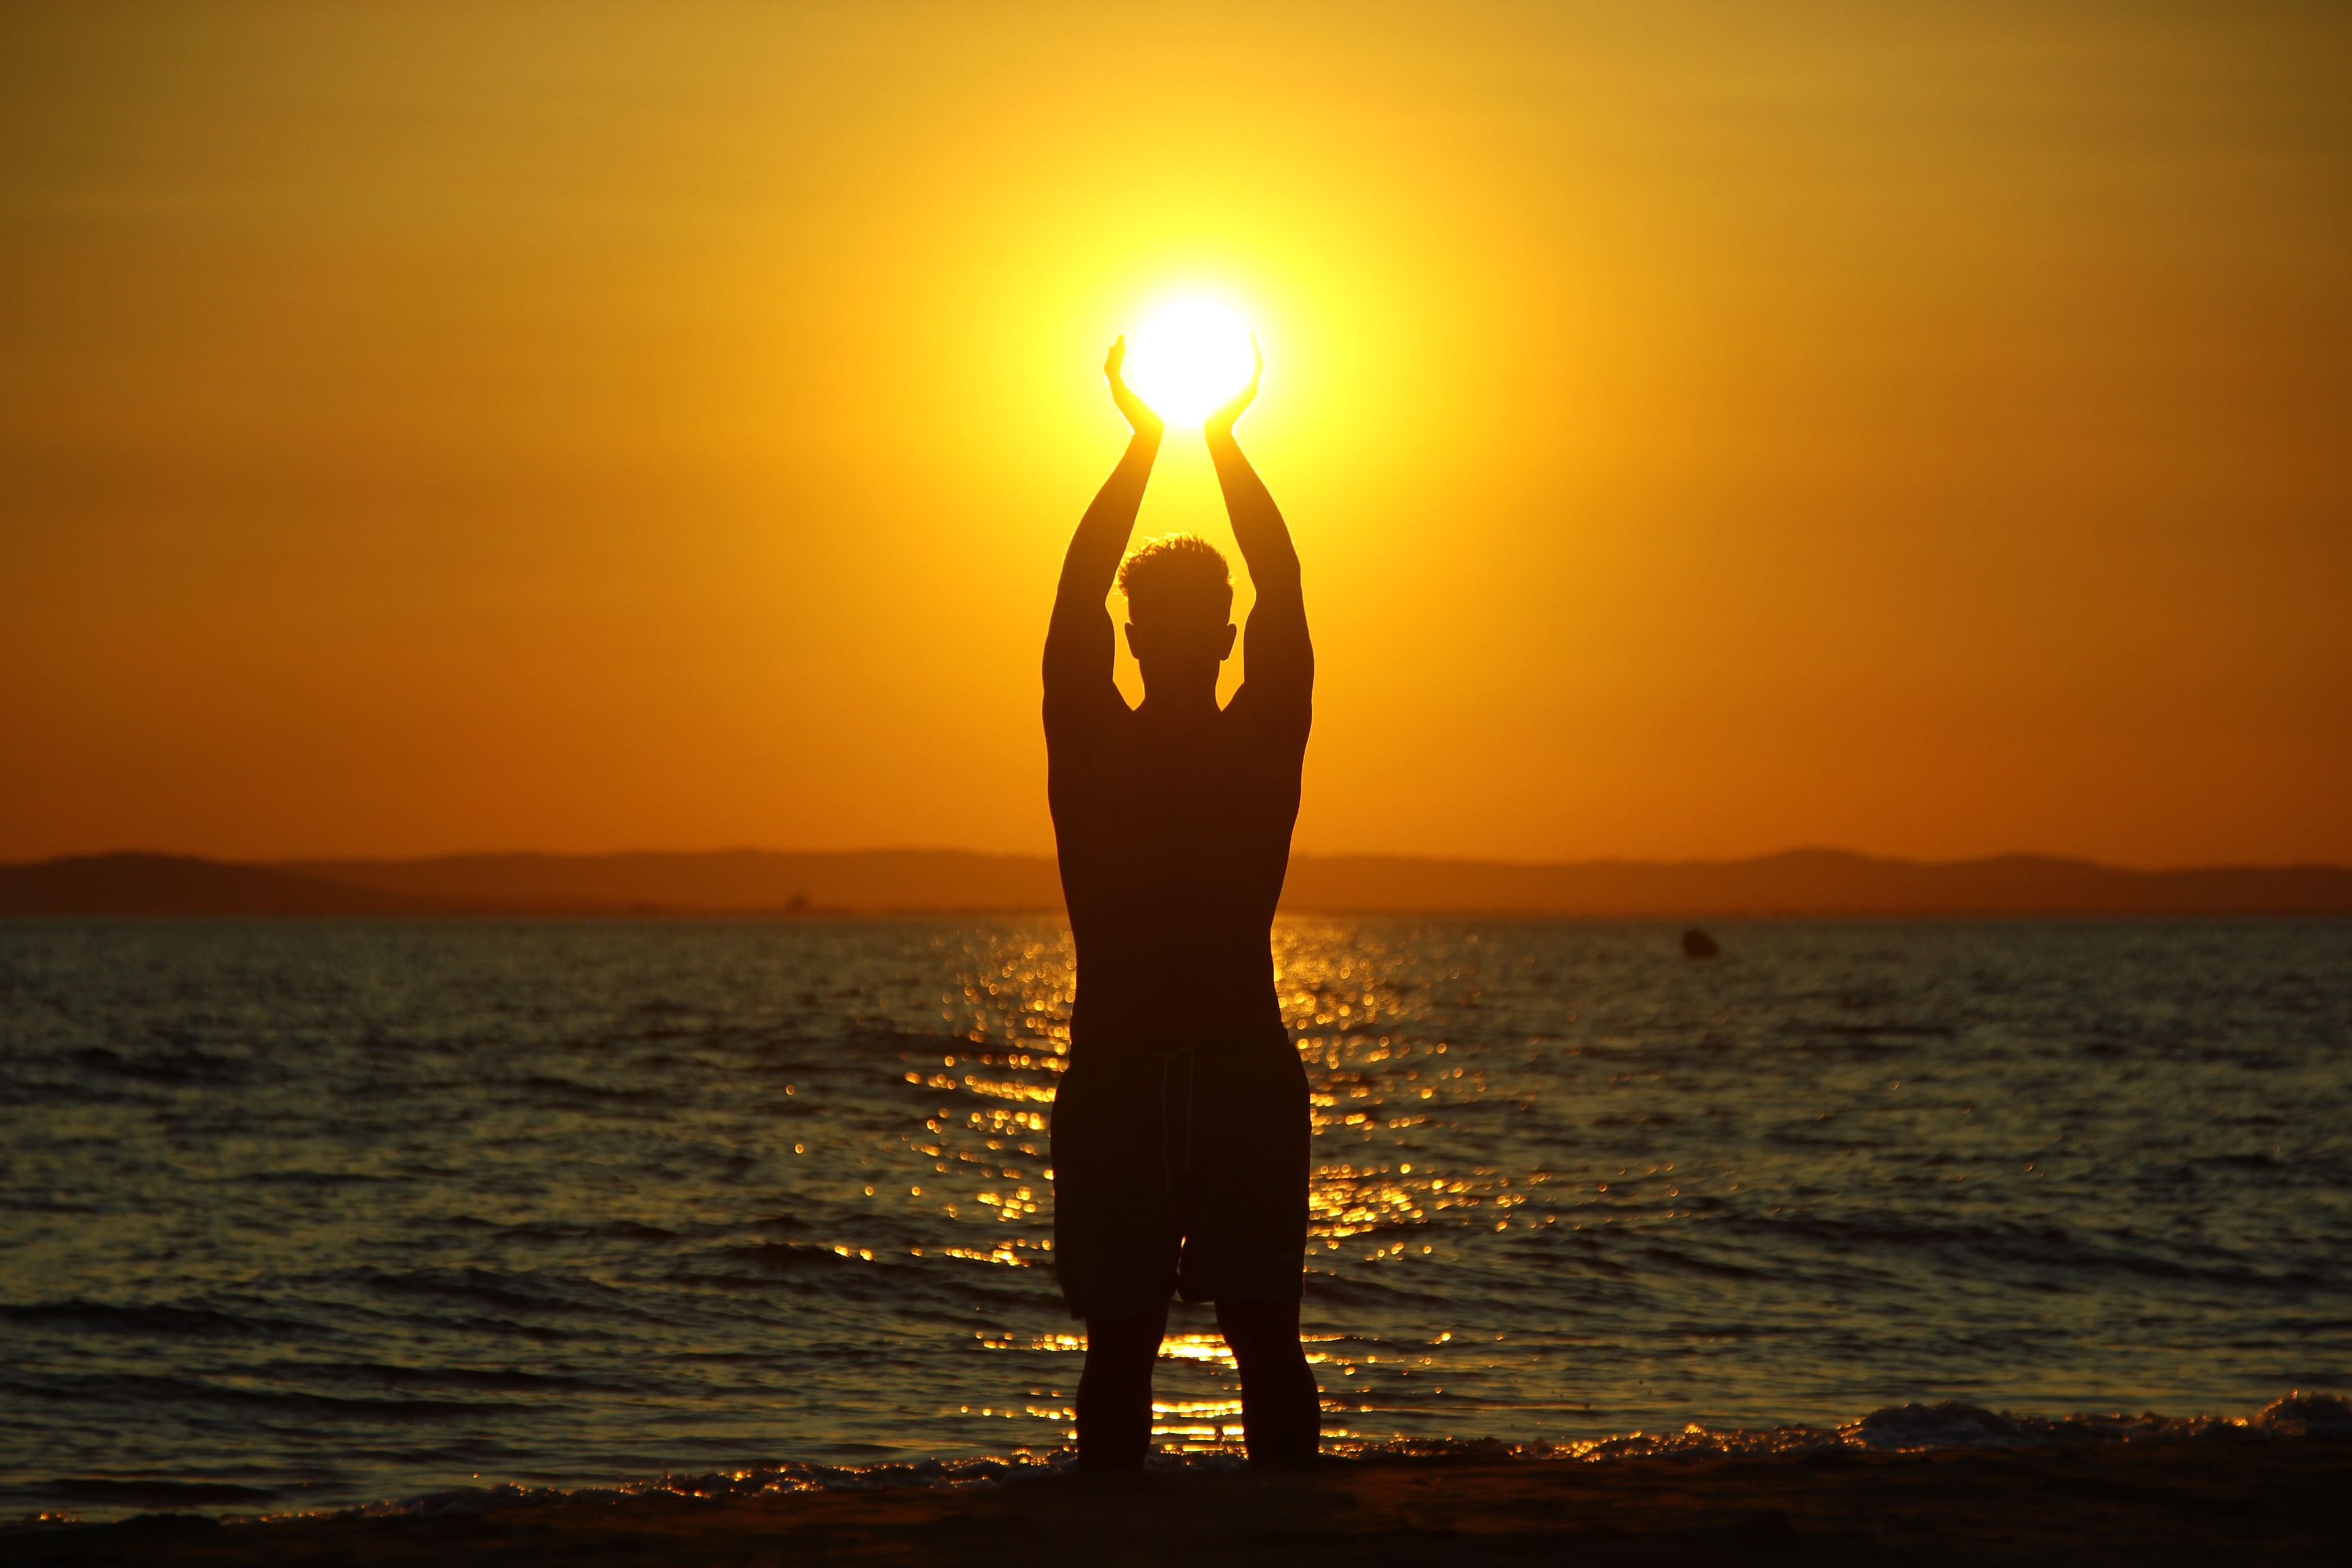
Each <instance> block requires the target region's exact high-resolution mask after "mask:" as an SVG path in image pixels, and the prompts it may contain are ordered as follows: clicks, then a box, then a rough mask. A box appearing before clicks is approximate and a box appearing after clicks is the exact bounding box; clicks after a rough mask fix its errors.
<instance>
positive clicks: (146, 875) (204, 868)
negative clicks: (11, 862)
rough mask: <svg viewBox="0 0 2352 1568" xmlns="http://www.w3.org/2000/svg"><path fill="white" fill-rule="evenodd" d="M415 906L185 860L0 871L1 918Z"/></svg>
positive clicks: (346, 888) (113, 860)
mask: <svg viewBox="0 0 2352 1568" xmlns="http://www.w3.org/2000/svg"><path fill="white" fill-rule="evenodd" d="M419 912H423V910H422V909H421V907H420V905H419V904H418V902H417V900H413V899H408V898H404V897H402V896H401V895H399V894H398V893H391V892H384V891H382V890H380V889H373V888H362V887H354V886H352V885H350V884H346V883H341V882H335V881H331V880H326V879H320V878H315V877H305V876H301V875H299V874H297V873H294V872H290V871H284V870H278V869H276V868H271V867H268V866H240V865H235V864H231V863H227V862H224V861H219V860H199V859H195V858H192V857H189V856H185V855H145V854H124V855H75V856H70V857H68V858H65V859H62V860H43V861H40V862H38V863H37V864H35V865H30V866H0V915H392V914H415V913H419Z"/></svg>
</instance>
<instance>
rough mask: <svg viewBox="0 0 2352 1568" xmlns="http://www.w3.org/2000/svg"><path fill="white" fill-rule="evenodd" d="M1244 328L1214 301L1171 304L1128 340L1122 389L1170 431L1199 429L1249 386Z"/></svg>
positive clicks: (1250, 365)
mask: <svg viewBox="0 0 2352 1568" xmlns="http://www.w3.org/2000/svg"><path fill="white" fill-rule="evenodd" d="M1254 365H1255V356H1254V354H1253V352H1252V350H1251V348H1250V333H1249V328H1248V326H1247V325H1246V324H1245V323H1244V321H1242V319H1241V317H1240V316H1239V315H1237V314H1235V313H1234V311H1233V310H1231V309H1230V308H1228V307H1226V306H1224V305H1223V304H1220V303H1218V302H1217V301H1216V300H1202V299H1189V300H1172V301H1171V302H1170V303H1168V304H1165V305H1162V306H1161V307H1160V309H1159V310H1154V311H1153V312H1152V313H1151V315H1150V319H1149V320H1147V321H1145V322H1144V323H1143V325H1142V326H1141V327H1140V328H1139V329H1137V330H1136V331H1134V332H1132V333H1130V334H1129V337H1128V340H1127V384H1128V385H1129V386H1131V387H1133V388H1134V389H1135V393H1136V395H1137V396H1139V397H1140V398H1142V399H1143V401H1144V402H1146V403H1148V404H1150V405H1151V407H1152V410H1153V411H1154V412H1155V413H1157V414H1158V415H1159V416H1160V417H1161V418H1162V419H1165V420H1166V421H1168V423H1170V424H1171V425H1198V424H1200V423H1201V421H1202V420H1203V419H1205V418H1206V417H1208V416H1209V413H1210V411H1211V410H1213V409H1214V408H1216V407H1217V406H1218V405H1221V404H1223V402H1224V401H1225V400H1226V399H1227V398H1229V397H1231V396H1233V395H1234V394H1235V393H1237V392H1239V391H1240V390H1241V389H1242V388H1243V387H1244V386H1246V385H1248V384H1249V378H1250V372H1251V370H1252V369H1253V368H1254Z"/></svg>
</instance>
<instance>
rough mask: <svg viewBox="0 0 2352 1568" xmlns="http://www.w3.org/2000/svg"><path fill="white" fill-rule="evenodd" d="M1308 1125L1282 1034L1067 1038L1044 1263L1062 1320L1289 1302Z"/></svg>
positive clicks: (1301, 1080) (1300, 1080) (1303, 1095)
mask: <svg viewBox="0 0 2352 1568" xmlns="http://www.w3.org/2000/svg"><path fill="white" fill-rule="evenodd" d="M1312 1131H1313V1129H1312V1126H1311V1123H1310V1121H1309V1120H1308V1113H1307V1073H1306V1071H1305V1069H1304V1068H1301V1067H1300V1066H1299V1064H1298V1053H1297V1050H1296V1049H1295V1048H1293V1047H1292V1046H1291V1044H1290V1041H1289V1039H1288V1038H1287V1037H1283V1038H1279V1039H1276V1038H1255V1039H1249V1040H1239V1041H1231V1042H1220V1043H1216V1044H1204V1045H1200V1046H1194V1047H1185V1048H1182V1049H1178V1050H1159V1051H1154V1050H1147V1049H1139V1048H1134V1047H1116V1046H1114V1047H1108V1048H1103V1047H1094V1048H1087V1047H1081V1051H1080V1054H1079V1055H1078V1057H1077V1059H1076V1062H1074V1063H1073V1065H1072V1066H1071V1068H1070V1069H1069V1070H1068V1071H1067V1072H1066V1073H1064V1074H1063V1075H1062V1081H1061V1085H1060V1087H1059V1089H1057V1090H1056V1091H1055V1098H1054V1123H1053V1150H1054V1264H1055V1270H1056V1271H1057V1272H1058V1273H1059V1274H1060V1276H1061V1281H1062V1299H1063V1300H1065V1301H1066V1302H1067V1303H1068V1304H1069V1308H1070V1314H1071V1316H1073V1317H1079V1318H1085V1317H1097V1316H1099V1317H1136V1316H1141V1315H1143V1314H1146V1313H1150V1312H1154V1311H1157V1310H1160V1308H1162V1307H1164V1306H1166V1305H1167V1302H1168V1298H1169V1296H1170V1294H1171V1292H1178V1293H1181V1295H1182V1296H1183V1298H1184V1300H1187V1301H1220V1300H1223V1301H1279V1300H1297V1298H1298V1295H1299V1289H1300V1272H1301V1270H1302V1269H1303V1268H1305V1267H1306V1261H1307V1159H1308V1140H1309V1138H1310V1137H1311V1135H1312Z"/></svg>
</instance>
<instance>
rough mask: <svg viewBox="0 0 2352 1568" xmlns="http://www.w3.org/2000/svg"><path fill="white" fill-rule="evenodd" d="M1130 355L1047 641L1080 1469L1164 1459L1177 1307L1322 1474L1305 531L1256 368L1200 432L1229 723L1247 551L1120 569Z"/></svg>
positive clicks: (1150, 442) (1129, 498) (1130, 414)
mask: <svg viewBox="0 0 2352 1568" xmlns="http://www.w3.org/2000/svg"><path fill="white" fill-rule="evenodd" d="M1125 358H1126V340H1125V339H1121V340H1120V341H1119V342H1117V343H1114V344H1113V345H1112V346H1111V351H1110V358H1109V360H1108V362H1107V363H1105V365H1104V366H1103V370H1104V374H1106V375H1107V376H1108V378H1109V381H1110V391H1111V397H1112V399H1113V400H1114V401H1115V402H1117V404H1118V408H1119V412H1120V413H1122V414H1124V415H1126V416H1127V420H1128V423H1129V425H1130V426H1133V428H1134V432H1135V434H1134V438H1133V439H1132V440H1130V441H1129V443H1128V447H1127V453H1126V455H1125V456H1124V457H1122V458H1120V459H1119V462H1118V468H1114V469H1113V470H1112V471H1111V476H1110V479H1108V481H1106V482H1105V484H1104V485H1103V488H1102V490H1101V492H1100V493H1099V494H1098V495H1097V496H1096V497H1095V500H1094V504H1093V505H1092V506H1090V507H1088V508H1087V515H1086V517H1085V518H1084V519H1083V520H1082V521H1080V522H1079V524H1078V531H1077V535H1076V538H1074V539H1072V540H1071V542H1070V552H1069V555H1068V556H1067V558H1066V560H1065V561H1064V562H1063V563H1062V581H1061V587H1060V590H1059V592H1058V593H1057V595H1055V601H1054V622H1053V626H1052V629H1051V630H1050V631H1049V632H1048V633H1047V634H1046V637H1045V750H1046V756H1047V759H1048V776H1049V780H1050V782H1049V784H1048V793H1049V796H1050V798H1051V801H1052V805H1053V810H1054V832H1055V838H1056V839H1057V841H1058V843H1059V847H1060V851H1061V864H1062V891H1063V896H1064V897H1065V898H1066V900H1068V903H1069V910H1070V929H1071V931H1072V934H1073V935H1074V937H1075V938H1076V944H1077V958H1078V984H1077V1001H1076V1007H1075V1009H1074V1010H1073V1013H1072V1016H1071V1025H1070V1068H1069V1070H1068V1071H1067V1072H1066V1073H1065V1074H1064V1075H1063V1077H1062V1082H1061V1089H1060V1091H1059V1093H1058V1095H1057V1097H1056V1099H1055V1105H1054V1131H1053V1150H1054V1257H1055V1264H1056V1266H1057V1268H1058V1269H1059V1272H1060V1275H1061V1282H1062V1293H1063V1296H1064V1298H1065V1299H1066V1300H1067V1301H1068V1303H1069V1307H1070V1310H1071V1311H1072V1313H1074V1314H1076V1316H1079V1317H1082V1318H1084V1319H1085V1320H1086V1322H1087V1364H1086V1372H1085V1375H1084V1376H1083V1377H1082V1378H1081V1379H1080V1381H1079V1384H1078V1458H1079V1463H1080V1464H1081V1466H1083V1467H1084V1468H1087V1469H1134V1468H1139V1467H1140V1466H1141V1465H1142V1463H1143V1458H1144V1454H1145V1451H1146V1449H1147V1448H1148V1447H1149V1446H1150V1437H1151V1367H1152V1363H1153V1361H1154V1360H1155V1359H1156V1358H1157V1357H1158V1355H1159V1352H1160V1339H1161V1337H1162V1336H1163V1335H1164V1334H1165V1333H1166V1332H1167V1329H1168V1301H1169V1297H1170V1295H1171V1292H1174V1291H1181V1292H1182V1294H1183V1296H1184V1299H1185V1300H1190V1301H1202V1300H1207V1301H1214V1302H1215V1303H1216V1305H1217V1326H1218V1327H1219V1328H1220V1329H1221V1330H1222V1331H1223V1333H1224V1336H1225V1341H1226V1343H1227V1344H1228V1345H1230V1346H1231V1347H1232V1349H1233V1352H1234V1359H1235V1361H1236V1362H1237V1363H1239V1365H1240V1368H1241V1376H1242V1423H1243V1429H1244V1434H1245V1436H1246V1438H1247V1442H1248V1447H1249V1456H1250V1458H1251V1459H1252V1460H1253V1461H1254V1462H1266V1461H1272V1462H1276V1463H1281V1462H1293V1463H1296V1462H1302V1461H1304V1460H1306V1459H1307V1458H1311V1457H1312V1456H1313V1455H1314V1453H1315V1450H1316V1444H1317V1440H1318V1435H1319V1430H1320V1426H1321V1410H1320V1405H1319V1401H1318V1396H1317V1392H1316V1387H1315V1379H1314V1374H1313V1373H1309V1372H1308V1371H1307V1358H1306V1357H1305V1355H1304V1354H1302V1353H1301V1352H1300V1350H1299V1344H1298V1299H1299V1285H1300V1273H1301V1270H1302V1268H1303V1267H1304V1264H1305V1254H1306V1246H1307V1140H1308V1135H1309V1124H1308V1120H1307V1079H1306V1074H1305V1072H1304V1071H1303V1070H1302V1069H1301V1068H1300V1067H1299V1064H1298V1056H1297V1051H1296V1049H1295V1048H1294V1047H1292V1045H1291V1043H1290V1037H1289V1034H1288V1032H1287V1031H1286V1029H1285V1028H1284V1027H1283V1024H1282V1015H1281V1011H1280V1008H1279V1006H1278V1005H1277V1004H1276V1000H1275V994H1274V963H1273V957H1272V953H1271V952H1270V950H1269V947H1268V932H1269V930H1270V928H1271V927H1272V925H1273V922H1274V909H1275V902H1276V899H1278V898H1279V897H1280V895H1281V892H1282V879H1283V874H1284V872H1285V871H1286V869H1287V868H1288V866H1289V861H1290V830H1291V826H1292V824H1293V823H1294V822H1295V821H1296V820H1297V816H1298V770H1299V764H1300V762H1301V760H1302V759H1303V758H1304V757H1305V755H1306V751H1307V724H1308V721H1309V698H1310V693H1311V691H1312V689H1313V686H1314V679H1315V656H1314V650H1313V649H1312V648H1311V647H1309V645H1308V643H1307V609H1306V603H1305V601H1304V600H1303V599H1302V598H1301V596H1300V593H1299V583H1298V555H1297V552H1296V551H1295V550H1293V549H1292V548H1291V542H1290V531H1289V530H1288V529H1287V528H1286V527H1285V526H1284V524H1283V521H1282V513H1281V512H1280V511H1278V510H1276V508H1275V504H1274V498H1273V497H1272V496H1270V495H1268V494H1267V493H1266V489H1265V485H1264V484H1262V483H1260V482H1259V480H1258V477H1257V475H1256V473H1255V472H1254V471H1253V470H1252V469H1251V468H1250V466H1249V462H1248V460H1247V459H1246V458H1244V457H1243V456H1242V451H1241V447H1239V446H1237V445H1236V444H1235V443H1234V420H1235V419H1237V418H1238V417H1240V416H1241V413H1242V410H1243V409H1244V408H1246V407H1248V406H1249V404H1250V400H1251V399H1252V398H1254V397H1255V395H1257V381H1258V378H1257V376H1256V375H1255V374H1253V375H1252V376H1251V378H1250V384H1249V385H1248V386H1247V387H1246V388H1245V389H1244V391H1243V392H1242V393H1241V395H1239V396H1237V397H1235V398H1234V400H1233V401H1232V402H1231V403H1229V404H1227V405H1225V406H1224V407H1223V408H1221V409H1219V410H1217V411H1216V413H1214V414H1213V415H1212V416H1210V417H1209V419H1208V421H1207V424H1206V426H1205V432H1204V433H1205V435H1206V436H1207V438H1208V443H1209V453H1210V456H1211V458H1213V460H1214V462H1215V464H1216V469H1217V479H1218V481H1219V483H1220V485H1221V486H1222V487H1223V491H1224V497H1225V510H1226V512H1227V514H1228V515H1229V516H1230V517H1231V518H1232V520H1233V528H1234V538H1235V539H1236V540H1237V541H1239V542H1240V544H1241V547H1242V556H1243V559H1244V560H1245V561H1246V562H1247V563H1249V573H1250V580H1251V582H1252V584H1255V587H1256V590H1257V603H1256V606H1255V608H1254V609H1253V610H1252V611H1251V612H1250V618H1249V637H1248V640H1247V642H1246V644H1245V645H1244V656H1245V659H1246V667H1245V673H1246V680H1245V682H1244V685H1243V686H1242V688H1241V689H1240V690H1239V691H1237V692H1235V693H1234V698H1233V700H1232V701H1231V702H1229V703H1227V704H1226V705H1225V706H1224V707H1223V708H1220V707H1219V706H1218V705H1217V671H1218V667H1219V666H1220V665H1222V664H1223V662H1224V660H1225V658H1226V656H1227V655H1228V654H1230V653H1231V652H1232V651H1233V647H1234V627H1233V626H1232V624H1231V622H1230V621H1229V620H1228V619H1227V617H1228V616H1230V615H1231V614H1232V613H1233V584H1232V580H1231V578H1230V577H1229V576H1228V575H1227V573H1226V568H1225V561H1224V557H1223V556H1222V555H1220V554H1218V553H1217V552H1216V550H1215V549H1214V548H1213V547H1212V546H1211V545H1209V544H1208V543H1207V542H1204V541H1202V540H1200V539H1194V538H1176V539H1165V540H1160V541H1157V542H1153V543H1151V544H1149V545H1147V546H1146V547H1145V548H1143V549H1142V550H1140V551H1139V552H1136V554H1135V555H1134V557H1133V558H1132V559H1130V560H1129V561H1128V562H1127V563H1126V565H1125V566H1124V567H1123V568H1122V567H1121V566H1120V565H1119V558H1120V556H1121V555H1122V554H1123V553H1124V552H1126V549H1127V541H1128V535H1129V533H1130V532H1131V531H1133V529H1134V527H1135V514H1136V510H1137V508H1138V507H1139V506H1140V505H1141V503H1142V500H1143V488H1144V485H1145V483H1146V482H1147V481H1148V480H1149V479H1150V477H1151V465H1152V461H1153V459H1154V458H1156V457H1157V456H1158V455H1159V451H1160V430H1161V423H1160V417H1159V416H1158V415H1156V414H1154V413H1153V412H1152V410H1151V409H1150V407H1149V406H1147V405H1145V404H1144V403H1143V401H1142V400H1141V399H1139V397H1137V396H1136V395H1135V394H1134V393H1132V392H1130V391H1129V390H1128V386H1127V383H1126V380H1125V378H1124V376H1123V375H1122V374H1121V368H1122V365H1123V363H1124V361H1125ZM1260 368H1261V370H1262V369H1263V363H1262V362H1261V365H1260ZM1114 572H1116V574H1117V575H1118V585H1119V587H1120V589H1121V590H1122V591H1123V592H1124V594H1125V595H1126V596H1127V602H1128V615H1129V623H1128V626H1127V642H1128V647H1129V649H1131V650H1132V651H1133V652H1134V654H1135V658H1136V662H1137V663H1138V664H1139V665H1140V666H1141V668H1142V672H1143V691H1144V697H1143V703H1142V705H1141V706H1140V707H1139V708H1133V709H1130V708H1129V707H1128V705H1127V700H1126V699H1125V698H1123V697H1121V696H1120V695H1119V692H1118V688H1117V687H1116V686H1114V685H1113V684H1112V682H1111V660H1112V651H1113V650H1112V643H1111V624H1110V616H1109V615H1108V613H1107V612H1106V610H1105V608H1104V599H1105V597H1106V596H1107V595H1108V593H1109V591H1110V586H1111V579H1112V575H1113V574H1114Z"/></svg>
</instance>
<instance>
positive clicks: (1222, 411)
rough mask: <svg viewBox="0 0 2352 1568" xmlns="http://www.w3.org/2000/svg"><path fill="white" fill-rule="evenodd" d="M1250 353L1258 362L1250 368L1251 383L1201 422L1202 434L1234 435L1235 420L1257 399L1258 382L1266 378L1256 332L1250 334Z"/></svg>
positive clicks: (1263, 357) (1214, 435) (1263, 353)
mask: <svg viewBox="0 0 2352 1568" xmlns="http://www.w3.org/2000/svg"><path fill="white" fill-rule="evenodd" d="M1250 354H1251V356H1252V357H1253V358H1255V360H1256V362H1257V363H1256V364H1255V365H1254V366H1253V367H1252V368H1251V370H1250V378H1249V384H1248V385H1247V386H1244V387H1243V388H1242V389H1241V390H1240V391H1239V392H1236V393H1234V395H1233V396H1232V397H1231V398H1229V399H1227V400H1226V401H1225V403H1224V404H1223V405H1222V406H1221V407H1218V408H1216V409H1214V410H1213V411H1212V412H1211V413H1210V415H1209V416H1208V418H1206V419H1204V420H1202V422H1201V433H1202V435H1204V436H1207V437H1211V438H1214V437H1219V436H1230V435H1232V434H1233V433H1234V420H1236V419H1239V418H1240V417H1241V416H1242V410H1243V409H1244V408H1247V407H1248V406H1249V405H1251V404H1252V403H1254V402H1255V401H1256V400H1257V384H1258V383H1259V382H1260V381H1263V380H1264V379H1265V350H1263V349H1261V348H1259V347H1258V346H1257V334H1256V333H1255V332H1252V333H1251V334H1250Z"/></svg>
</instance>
